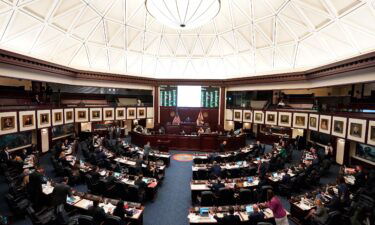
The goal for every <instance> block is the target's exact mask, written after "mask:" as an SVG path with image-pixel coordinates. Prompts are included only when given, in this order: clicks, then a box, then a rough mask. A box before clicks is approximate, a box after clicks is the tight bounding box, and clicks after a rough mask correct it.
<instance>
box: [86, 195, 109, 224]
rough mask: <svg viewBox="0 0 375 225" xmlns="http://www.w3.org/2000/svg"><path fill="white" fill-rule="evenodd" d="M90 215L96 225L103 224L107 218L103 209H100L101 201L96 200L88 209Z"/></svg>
mask: <svg viewBox="0 0 375 225" xmlns="http://www.w3.org/2000/svg"><path fill="white" fill-rule="evenodd" d="M87 211H88V214H89V215H90V216H92V218H93V219H94V224H95V225H99V224H101V223H102V222H103V221H104V220H105V219H106V217H107V214H105V211H104V209H103V208H102V207H99V201H97V200H95V201H94V202H93V205H92V206H90V207H89V208H88V210H87Z"/></svg>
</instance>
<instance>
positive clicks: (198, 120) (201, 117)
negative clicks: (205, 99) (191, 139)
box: [197, 111, 204, 125]
mask: <svg viewBox="0 0 375 225" xmlns="http://www.w3.org/2000/svg"><path fill="white" fill-rule="evenodd" d="M203 120H204V118H203V114H202V111H199V114H198V118H197V125H203V124H204V121H203Z"/></svg>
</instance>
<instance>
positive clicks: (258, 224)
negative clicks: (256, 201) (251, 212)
mask: <svg viewBox="0 0 375 225" xmlns="http://www.w3.org/2000/svg"><path fill="white" fill-rule="evenodd" d="M257 225H273V223H268V222H259V223H257Z"/></svg>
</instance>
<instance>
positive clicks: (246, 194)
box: [239, 189, 253, 204]
mask: <svg viewBox="0 0 375 225" xmlns="http://www.w3.org/2000/svg"><path fill="white" fill-rule="evenodd" d="M252 202H253V192H252V191H250V190H249V189H241V190H240V199H239V203H240V204H250V203H252Z"/></svg>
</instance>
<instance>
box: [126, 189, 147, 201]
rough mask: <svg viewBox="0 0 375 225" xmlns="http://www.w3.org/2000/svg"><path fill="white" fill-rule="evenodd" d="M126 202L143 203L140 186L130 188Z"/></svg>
mask: <svg viewBox="0 0 375 225" xmlns="http://www.w3.org/2000/svg"><path fill="white" fill-rule="evenodd" d="M126 200H127V201H130V202H142V201H143V196H142V194H141V191H140V190H139V187H138V186H136V185H129V186H128V195H127V196H126Z"/></svg>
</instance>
